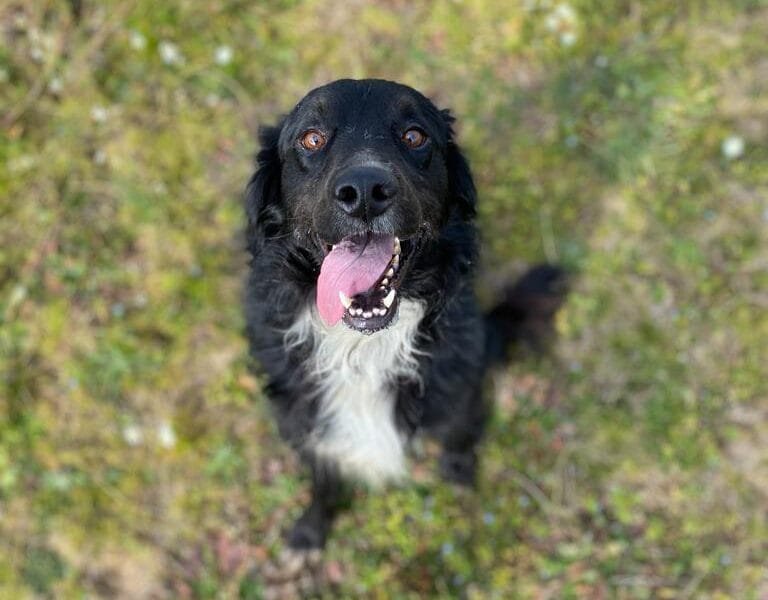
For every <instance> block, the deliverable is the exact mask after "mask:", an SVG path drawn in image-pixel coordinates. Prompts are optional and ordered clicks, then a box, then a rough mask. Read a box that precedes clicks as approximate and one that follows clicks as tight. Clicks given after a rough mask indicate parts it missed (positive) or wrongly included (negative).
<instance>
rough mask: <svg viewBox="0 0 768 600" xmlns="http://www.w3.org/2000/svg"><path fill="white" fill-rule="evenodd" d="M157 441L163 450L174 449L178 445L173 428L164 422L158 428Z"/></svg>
mask: <svg viewBox="0 0 768 600" xmlns="http://www.w3.org/2000/svg"><path fill="white" fill-rule="evenodd" d="M157 441H158V442H160V445H161V446H162V447H163V448H173V447H174V446H175V445H176V433H175V432H174V431H173V426H172V425H171V424H170V423H168V422H167V421H163V422H162V423H160V424H159V425H158V426H157Z"/></svg>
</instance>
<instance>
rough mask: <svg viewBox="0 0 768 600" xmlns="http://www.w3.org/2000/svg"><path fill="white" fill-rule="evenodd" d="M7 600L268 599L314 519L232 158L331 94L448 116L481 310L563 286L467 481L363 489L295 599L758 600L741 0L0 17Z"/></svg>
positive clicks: (359, 5)
mask: <svg viewBox="0 0 768 600" xmlns="http://www.w3.org/2000/svg"><path fill="white" fill-rule="evenodd" d="M0 26H1V27H2V48H1V49H0V124H1V125H2V134H1V135H2V137H0V164H1V165H2V168H1V169H0V192H1V193H0V597H2V598H27V597H56V598H83V597H116V598H171V597H173V598H237V597H240V598H260V597H263V596H264V595H266V596H267V597H273V596H274V595H275V592H274V590H270V589H268V586H266V585H265V583H264V580H263V578H262V577H261V565H263V564H265V563H266V561H268V560H269V559H270V558H271V557H273V556H275V555H276V554H277V553H278V552H279V551H280V550H281V548H282V540H281V527H283V526H284V525H285V524H286V523H287V522H288V521H289V520H290V519H291V518H293V517H295V516H296V515H297V514H298V512H299V511H300V509H301V505H302V504H304V503H305V502H306V499H307V486H306V483H307V482H306V480H305V479H304V475H303V473H301V471H300V469H299V468H298V465H297V464H296V462H295V461H294V459H293V458H292V455H291V453H290V452H289V451H288V450H287V448H285V446H284V445H282V443H280V442H279V441H278V438H277V435H276V432H275V429H274V427H273V425H272V423H271V421H270V420H269V418H268V412H267V410H266V407H265V406H264V403H263V402H262V401H261V397H260V388H261V384H260V382H259V381H258V379H256V378H254V376H253V375H251V374H250V373H249V370H248V359H247V352H246V347H245V343H244V341H243V338H242V334H241V332H242V329H243V319H242V316H241V304H240V302H241V300H240V295H241V282H242V278H243V274H244V271H245V266H246V256H245V253H244V251H243V246H244V244H243V240H242V229H243V216H242V214H241V213H242V210H241V192H242V190H243V188H244V184H245V182H246V180H247V178H248V176H249V174H250V172H251V170H252V156H253V154H254V152H255V151H256V140H255V135H256V131H257V129H258V127H259V126H260V125H262V124H270V123H272V122H274V121H275V120H276V118H277V117H278V116H279V115H280V114H281V113H283V112H285V111H287V110H289V109H290V108H291V107H292V106H293V104H294V103H295V102H296V101H297V100H298V99H299V98H300V97H301V96H303V95H304V93H306V92H307V91H308V90H309V89H310V88H312V87H314V86H316V85H319V84H322V83H324V82H327V81H329V80H333V79H336V78H339V77H346V76H351V77H382V78H387V79H395V80H398V81H401V82H403V83H406V84H410V85H413V86H415V87H417V88H418V89H420V90H421V91H422V92H424V93H425V94H427V95H428V96H430V97H432V98H433V99H434V100H435V101H436V103H438V104H439V105H440V106H444V107H451V108H452V109H453V110H454V112H455V114H456V115H457V116H458V119H459V120H458V123H457V129H458V133H459V139H460V142H461V144H462V146H463V147H464V149H465V150H466V152H467V154H468V156H469V157H470V158H471V163H472V166H473V169H474V173H475V177H476V181H477V184H478V187H479V192H480V204H479V208H480V221H481V224H482V232H483V261H484V262H483V265H484V267H483V270H482V273H481V276H480V277H479V285H478V288H479V292H480V294H481V297H482V298H483V299H484V301H485V302H490V300H491V298H492V294H491V293H490V291H491V290H493V289H494V286H497V285H498V283H499V280H500V279H501V278H502V277H503V276H506V274H514V273H515V272H518V271H520V270H522V269H523V268H524V267H525V265H528V264H531V263H533V262H536V261H541V260H549V261H553V262H558V263H561V264H564V265H566V266H567V267H568V269H569V270H571V271H572V272H573V273H574V274H575V278H574V291H573V293H572V295H571V296H570V299H569V301H568V303H567V306H566V307H565V309H564V310H563V312H562V313H561V314H560V316H559V320H558V330H559V341H558V343H557V345H556V348H555V350H554V353H553V356H551V357H549V358H546V359H534V358H526V359H524V360H522V361H519V362H517V363H516V364H514V365H512V366H511V367H510V368H509V369H508V370H507V371H506V372H504V373H501V374H499V375H498V376H497V377H495V378H494V381H493V382H490V383H489V386H488V393H489V394H493V395H494V397H495V398H496V402H495V414H494V417H493V422H492V424H491V427H490V431H489V435H488V438H487V441H486V443H485V445H484V462H483V466H482V475H481V477H480V482H479V486H478V490H477V491H476V492H474V493H469V492H466V491H461V490H456V489H454V488H452V487H450V486H447V485H444V484H442V483H441V482H440V481H439V480H438V478H437V477H436V475H435V469H434V461H433V460H432V458H431V457H432V454H434V449H433V448H431V446H430V445H429V444H424V445H423V446H421V447H420V449H419V452H418V455H419V456H418V457H417V458H416V459H415V460H414V467H413V470H414V480H415V483H414V484H413V485H411V486H407V487H404V488H402V489H397V490H393V491H391V492H390V493H386V494H371V495H368V494H364V493H361V494H360V496H359V498H358V499H357V501H356V505H355V508H354V511H353V512H350V513H347V514H345V515H344V516H342V517H341V518H340V519H339V521H338V525H337V528H336V530H335V534H334V536H333V539H332V541H331V542H330V544H329V547H328V550H327V553H326V556H325V563H324V566H323V572H322V581H321V582H320V583H319V584H318V585H319V587H318V588H317V589H316V593H318V594H321V595H324V596H326V597H329V598H338V597H361V596H366V597H380V598H388V597H396V598H422V597H443V598H448V597H460V598H515V597H519V598H596V599H600V598H745V599H749V598H753V599H765V598H768V567H766V565H767V564H768V560H767V558H768V508H767V507H768V377H766V365H768V194H767V192H766V190H767V189H768V162H767V161H768V119H766V115H768V54H766V31H768V3H766V2H765V1H764V0H731V1H729V2H725V1H714V0H712V1H706V0H689V1H681V2H668V1H667V0H644V1H641V0H620V1H616V2H600V1H598V0H569V1H567V2H566V1H563V2H558V1H549V0H510V1H508V2H496V1H492V0H464V1H458V0H457V1H452V2H450V1H443V2H430V1H423V2H421V1H420V2H406V1H399V0H389V1H385V0H380V1H363V0H353V1H349V2H344V3H326V2H319V1H313V0H307V1H298V0H284V1H275V2H245V1H239V0H231V1H221V2H192V1H190V0H177V1H169V2H157V1H154V0H153V1H150V0H125V1H119V2H117V1H105V2H95V1H91V0H71V1H70V2H64V1H52V0H51V1H48V0H36V1H34V2H13V1H8V0H0Z"/></svg>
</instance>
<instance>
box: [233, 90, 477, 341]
mask: <svg viewBox="0 0 768 600" xmlns="http://www.w3.org/2000/svg"><path fill="white" fill-rule="evenodd" d="M451 121H452V118H451V117H450V116H449V115H448V113H447V112H446V111H440V110H438V109H437V108H436V107H435V105H434V104H432V102H430V101H429V100H428V99H427V98H425V97H424V96H422V95H421V94H420V93H419V92H417V91H416V90H414V89H412V88H409V87H407V86H404V85H400V84H397V83H393V82H388V81H381V80H360V81H356V80H340V81H336V82H334V83H331V84H328V85H325V86H323V87H320V88H317V89H315V90H313V91H312V92H310V93H309V94H308V95H307V96H306V97H305V98H304V99H302V100H301V101H300V102H299V103H298V104H297V105H296V107H295V108H294V109H293V110H292V111H291V112H290V114H289V115H288V116H287V117H286V118H285V119H284V121H283V122H282V124H281V125H280V126H279V127H277V128H273V129H270V130H267V131H266V132H265V133H264V134H262V144H263V149H262V151H261V153H260V154H259V164H260V167H261V168H260V170H259V171H258V172H257V173H256V175H255V176H254V178H253V179H252V181H251V184H250V185H249V195H248V200H247V209H248V214H249V218H250V220H251V226H256V227H258V226H259V225H261V228H262V231H263V233H264V235H265V236H267V237H269V236H270V235H274V236H277V235H285V234H286V233H287V232H290V234H291V235H293V236H294V238H295V239H296V240H297V241H298V242H299V243H300V244H301V245H303V246H304V247H305V248H306V249H307V250H308V251H309V252H310V253H311V254H312V255H314V256H316V258H317V260H318V261H319V262H321V270H320V275H319V277H318V281H317V306H318V310H319V313H320V316H321V317H322V318H323V320H324V321H325V322H326V323H327V324H329V325H334V324H335V323H337V322H338V321H339V320H343V322H344V323H345V324H346V325H347V326H349V327H351V328H353V329H356V330H359V331H361V332H364V333H371V332H374V331H378V330H380V329H383V328H384V327H386V326H387V325H389V324H390V323H391V322H392V320H393V319H394V317H395V316H396V314H397V300H398V290H399V289H400V287H401V286H402V284H403V281H404V279H405V278H406V277H407V273H408V265H409V263H410V262H411V260H412V258H413V255H414V254H415V253H416V252H418V249H419V244H420V241H421V240H422V238H424V237H430V236H432V237H437V236H439V232H440V230H441V229H442V228H443V227H444V226H445V224H446V223H447V222H448V221H449V219H450V218H453V217H458V218H462V219H469V218H471V217H472V216H473V214H474V196H475V194H474V186H473V184H472V179H471V175H470V174H469V170H468V167H467V164H466V161H465V160H464V159H463V157H462V156H461V154H460V153H459V150H458V148H457V147H456V145H455V144H454V142H453V138H452V136H453V134H452V131H451ZM278 232H279V233H278Z"/></svg>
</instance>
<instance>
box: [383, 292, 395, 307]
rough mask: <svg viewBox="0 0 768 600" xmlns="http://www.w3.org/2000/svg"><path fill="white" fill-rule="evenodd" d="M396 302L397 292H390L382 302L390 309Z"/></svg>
mask: <svg viewBox="0 0 768 600" xmlns="http://www.w3.org/2000/svg"><path fill="white" fill-rule="evenodd" d="M394 301H395V290H389V294H387V295H386V296H384V299H383V300H382V301H381V302H382V304H384V306H386V307H387V308H389V307H390V306H392V303H393V302H394Z"/></svg>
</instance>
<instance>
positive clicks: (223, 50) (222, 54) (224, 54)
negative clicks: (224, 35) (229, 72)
mask: <svg viewBox="0 0 768 600" xmlns="http://www.w3.org/2000/svg"><path fill="white" fill-rule="evenodd" d="M232 55H233V52H232V48H230V47H229V46H219V47H218V48H216V52H214V53H213V60H215V61H216V64H217V65H219V66H222V67H225V66H227V65H228V64H229V63H231V62H232Z"/></svg>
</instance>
